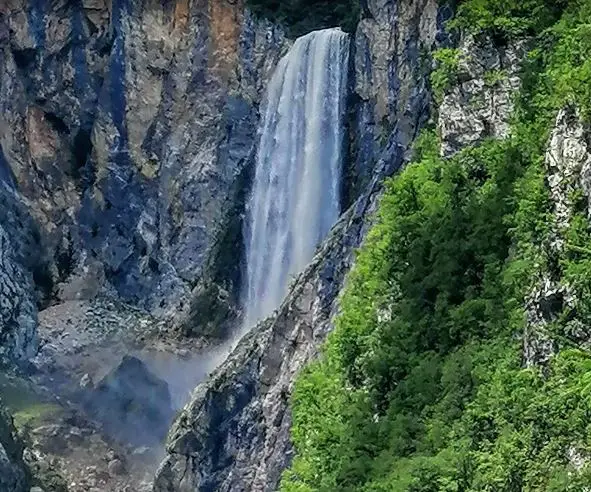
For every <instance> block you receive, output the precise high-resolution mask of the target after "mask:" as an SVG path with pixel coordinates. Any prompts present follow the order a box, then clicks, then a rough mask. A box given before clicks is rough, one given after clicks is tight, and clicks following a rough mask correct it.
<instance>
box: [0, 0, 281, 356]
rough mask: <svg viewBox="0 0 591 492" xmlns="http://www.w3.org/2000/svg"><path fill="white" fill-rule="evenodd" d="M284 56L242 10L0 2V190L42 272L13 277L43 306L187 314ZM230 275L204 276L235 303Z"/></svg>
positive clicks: (231, 207) (271, 35) (212, 0)
mask: <svg viewBox="0 0 591 492" xmlns="http://www.w3.org/2000/svg"><path fill="white" fill-rule="evenodd" d="M284 44H285V41H284V37H283V34H282V31H281V30H280V29H279V28H277V27H275V26H273V25H271V24H270V23H268V22H266V21H264V20H256V19H254V18H253V17H252V16H251V15H250V14H249V12H248V11H247V10H245V7H244V5H243V2H242V1H233V2H229V1H226V0H196V1H189V0H176V1H168V2H161V1H156V0H148V1H139V0H112V1H107V0H92V1H91V0H80V1H75V2H65V1H63V2H62V1H58V2H42V1H37V0H10V1H8V2H2V4H1V5H0V107H1V111H0V179H1V180H2V181H8V180H10V182H11V186H12V187H13V189H14V190H15V191H14V193H15V196H16V198H17V201H19V202H20V203H21V204H23V205H24V208H23V210H24V213H25V214H28V215H29V216H30V217H29V218H28V219H27V220H30V221H31V223H32V224H36V227H37V231H36V233H35V236H34V239H35V240H36V241H37V243H38V245H37V248H36V252H35V255H36V257H37V258H38V259H39V260H40V263H42V265H44V269H42V268H37V265H24V266H23V268H24V273H23V275H24V276H28V277H29V279H30V282H31V284H33V282H34V285H36V286H37V290H38V291H39V293H38V295H36V298H37V301H39V302H40V303H41V305H43V304H44V303H47V302H49V301H51V302H56V301H57V302H61V301H68V300H72V299H76V300H79V299H89V298H93V297H95V296H97V295H101V294H105V293H106V294H109V295H112V296H115V297H117V298H119V299H121V300H123V301H125V302H129V303H131V304H135V305H136V306H139V307H141V308H144V309H146V310H149V311H150V312H151V313H152V314H156V315H157V316H168V315H172V314H173V313H174V314H175V315H176V316H177V318H178V322H179V323H181V322H182V321H183V317H185V318H186V317H187V316H189V315H190V314H191V313H190V310H189V309H188V308H187V309H186V310H185V308H184V306H186V305H187V304H188V301H189V300H190V299H191V298H192V294H191V292H192V290H193V289H194V288H195V286H196V285H197V283H198V280H199V279H201V278H203V276H204V269H206V266H209V265H210V264H211V263H212V262H215V261H218V260H219V261H223V260H224V259H225V258H224V251H223V248H221V247H220V246H219V241H220V238H221V237H224V238H226V239H228V234H229V235H230V239H231V240H232V241H235V242H238V243H241V238H240V237H231V236H232V235H236V234H237V235H238V236H240V235H241V229H240V227H239V226H238V227H236V226H235V224H234V223H233V222H232V221H234V222H235V221H236V220H238V219H237V218H236V217H238V216H239V215H240V213H241V211H240V209H239V207H238V208H237V207H236V203H235V202H236V200H235V198H236V196H237V194H239V193H238V192H239V189H242V188H243V187H244V186H243V185H244V180H245V179H244V176H245V173H246V169H247V168H248V167H249V166H251V165H252V152H253V144H254V142H255V136H256V128H257V125H258V118H259V117H258V105H259V102H260V96H261V92H262V88H263V87H264V86H265V84H266V80H267V78H268V76H269V73H270V71H271V69H272V67H273V66H274V65H275V64H276V62H277V60H278V59H279V57H280V55H281V54H282V52H283V50H284ZM21 208H22V207H21ZM2 225H3V226H4V224H3V223H2ZM229 229H231V232H230V233H228V232H227V231H228V230H229ZM234 231H235V232H234ZM9 236H11V234H10V233H9ZM22 239H23V238H21V237H17V238H15V237H11V241H12V242H15V241H16V244H14V245H13V247H14V249H16V250H21V249H22V248H21V246H20V243H19V241H21V240H22ZM28 242H31V240H28ZM3 257H4V256H3ZM239 259H240V252H238V260H239ZM41 260H43V261H41ZM29 263H31V262H30V261H29ZM33 267H34V268H33ZM212 268H213V267H212ZM35 269H36V270H39V271H41V270H43V272H44V274H43V275H41V276H40V275H37V274H36V277H39V278H35V279H33V270H35ZM210 269H211V268H210ZM239 272H240V267H239V261H235V262H232V267H229V268H227V269H226V270H224V271H223V274H222V275H221V276H222V277H223V278H221V279H220V278H219V277H220V276H219V275H218V276H217V277H216V278H215V279H214V280H215V281H216V282H217V284H219V285H223V290H224V292H226V294H227V297H228V298H229V302H230V303H231V302H233V299H234V297H236V296H234V290H236V289H237V282H238V278H237V277H238V276H239ZM217 284H216V285H217ZM41 287H42V288H41ZM219 288H220V289H222V287H219ZM4 290H6V289H5V288H4V287H3V288H2V292H3V291H4ZM26 290H31V289H30V288H29V287H27V288H26ZM34 297H35V296H34ZM33 304H35V302H33ZM23 309H24V308H23ZM33 311H34V310H33ZM2 316H4V315H2ZM33 316H34V313H32V314H31V315H30V316H29V318H31V319H32V317H33ZM25 324H26V323H25ZM27 329H28V328H27ZM27 337H28V336H27ZM21 338H22V337H21ZM28 338H30V337H28ZM15 343H16V342H15ZM17 352H19V353H23V354H24V353H26V352H27V351H26V350H24V351H23V350H21V349H18V351H17Z"/></svg>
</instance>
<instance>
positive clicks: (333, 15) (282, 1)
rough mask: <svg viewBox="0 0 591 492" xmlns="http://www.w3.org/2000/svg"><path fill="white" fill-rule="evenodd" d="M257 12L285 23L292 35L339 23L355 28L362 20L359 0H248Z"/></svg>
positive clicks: (344, 27) (345, 27) (247, 2)
mask: <svg viewBox="0 0 591 492" xmlns="http://www.w3.org/2000/svg"><path fill="white" fill-rule="evenodd" d="M246 4H247V5H248V7H249V8H250V9H251V10H252V11H253V12H254V13H255V14H256V15H260V16H262V17H266V18H268V19H270V20H273V21H275V22H280V23H282V24H284V25H285V26H286V27H287V28H288V31H289V34H290V35H292V36H301V35H303V34H306V33H307V32H310V31H313V30H316V29H324V28H328V27H334V26H340V27H341V28H342V29H343V30H344V31H345V32H353V31H354V30H355V27H356V26H357V22H358V20H359V15H360V8H359V5H360V4H359V0H246Z"/></svg>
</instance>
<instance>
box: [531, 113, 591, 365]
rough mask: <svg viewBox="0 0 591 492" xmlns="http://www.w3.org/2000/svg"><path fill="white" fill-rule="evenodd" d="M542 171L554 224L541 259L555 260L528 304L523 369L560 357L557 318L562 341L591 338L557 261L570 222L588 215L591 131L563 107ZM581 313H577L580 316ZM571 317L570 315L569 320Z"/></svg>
mask: <svg viewBox="0 0 591 492" xmlns="http://www.w3.org/2000/svg"><path fill="white" fill-rule="evenodd" d="M545 166H546V172H547V181H548V187H549V190H550V203H551V205H552V216H551V217H552V224H551V231H550V237H549V238H548V240H547V241H546V244H545V245H544V248H545V256H546V257H548V258H551V259H553V261H551V262H550V263H555V264H556V266H555V268H554V269H545V270H543V271H541V272H540V279H539V280H538V281H537V282H536V283H537V285H536V287H535V288H534V289H533V291H532V293H531V294H530V296H529V298H528V299H527V303H526V314H527V323H526V327H525V332H524V337H523V358H524V363H525V365H526V366H528V367H529V366H534V365H544V364H546V363H547V362H548V361H549V360H550V358H551V357H552V356H553V355H554V354H555V353H556V352H557V351H558V344H557V341H556V337H555V336H553V334H552V333H551V330H550V326H551V323H552V322H553V321H556V320H557V319H558V318H559V317H560V316H562V317H563V320H564V322H565V327H564V335H565V336H566V337H567V338H568V339H570V340H571V341H572V342H574V343H577V344H588V341H589V339H590V338H591V332H590V330H589V328H588V324H587V323H585V322H583V320H582V319H581V315H582V314H583V312H584V310H578V309H577V304H578V299H577V298H578V297H579V296H578V295H577V292H576V289H575V288H573V286H572V285H569V284H568V283H567V282H565V281H564V279H563V278H562V275H561V272H560V268H559V267H558V263H559V258H562V257H564V255H565V254H566V251H565V249H566V247H567V244H566V238H565V236H566V233H567V231H568V228H569V227H570V225H571V224H572V219H573V216H574V214H575V212H576V210H577V208H580V207H581V203H577V196H578V195H579V194H580V196H581V198H582V201H583V202H584V205H583V207H584V210H585V214H586V215H587V216H588V217H589V214H590V212H591V205H590V203H591V202H590V199H591V149H590V148H589V130H588V128H587V127H586V125H585V124H584V123H583V120H582V118H581V115H580V114H579V111H578V110H576V109H575V108H571V107H567V108H564V109H563V110H561V111H560V112H559V114H558V116H557V117H556V122H555V124H554V128H553V130H552V133H551V135H550V140H549V142H548V147H547V150H546V157H545ZM578 311H579V312H578ZM568 313H570V315H568Z"/></svg>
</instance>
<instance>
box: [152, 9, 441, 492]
mask: <svg viewBox="0 0 591 492" xmlns="http://www.w3.org/2000/svg"><path fill="white" fill-rule="evenodd" d="M442 9H443V10H446V9H447V7H441V9H438V6H437V2H432V1H422V0H419V1H413V2H405V3H400V2H397V3H396V5H393V3H392V2H385V1H384V2H381V1H372V2H368V5H367V10H366V12H365V14H364V16H365V17H364V20H362V22H361V24H360V25H359V28H358V30H357V33H356V37H355V47H354V50H355V59H354V62H353V63H354V70H355V71H356V75H355V77H356V80H355V84H354V92H353V94H352V96H351V101H352V102H353V105H352V106H351V111H350V114H351V116H352V118H351V123H350V127H349V131H350V140H351V142H352V145H351V150H352V151H353V156H352V159H351V160H350V162H349V171H350V172H352V174H353V175H355V176H358V179H357V180H356V182H355V183H353V185H352V186H351V188H350V189H349V190H348V191H349V198H350V199H351V200H353V199H354V198H355V197H357V199H356V200H354V203H353V204H352V205H351V207H350V208H349V209H348V211H347V212H346V213H345V214H343V216H342V217H341V219H340V220H339V222H338V223H337V224H336V225H335V227H334V228H333V230H332V232H331V233H330V235H329V237H328V238H327V239H326V241H325V242H324V243H323V245H322V246H321V247H320V248H319V250H318V252H317V255H316V257H315V259H314V260H313V262H312V263H311V265H310V266H309V267H308V268H307V269H306V271H305V272H304V273H303V274H301V275H300V276H299V278H298V279H297V280H296V281H295V283H294V285H293V286H292V288H291V290H290V293H289V295H288V296H287V298H286V300H285V301H284V303H283V304H282V306H281V307H280V309H278V310H277V312H276V313H275V315H274V316H272V317H271V318H269V319H268V320H266V321H265V322H263V323H261V324H260V325H259V326H258V327H256V328H255V329H254V330H253V331H252V332H251V333H250V334H249V335H247V336H246V337H245V338H244V339H243V340H242V341H241V342H240V344H239V345H238V347H237V348H236V349H235V350H234V352H233V353H232V354H231V355H230V357H229V358H228V359H227V360H226V361H225V363H224V364H223V365H222V366H221V367H220V368H219V369H218V370H217V371H216V372H215V373H214V374H213V375H212V376H211V378H210V379H209V380H208V381H207V382H206V383H204V384H203V385H201V386H200V387H199V388H198V389H197V390H196V392H195V393H194V395H193V397H192V399H191V402H190V403H189V404H188V405H187V406H186V407H185V408H184V410H183V411H182V412H181V413H180V415H179V416H178V418H177V420H176V421H175V423H174V424H173V427H172V430H171V432H170V433H169V438H168V445H167V449H168V456H167V458H166V459H165V461H164V462H163V463H162V465H161V467H160V469H159V470H158V472H157V476H156V480H155V486H154V490H155V491H157V492H164V491H177V490H186V491H189V490H200V491H208V490H216V491H230V490H231V491H241V490H244V491H246V490H269V491H270V490H274V489H275V488H276V486H277V484H278V482H279V479H280V476H281V473H282V471H283V470H284V469H285V468H286V467H287V466H288V465H289V463H290V462H291V453H292V449H291V443H290V435H289V432H290V425H291V415H290V412H289V407H288V402H289V397H290V394H291V391H292V389H293V384H294V381H295V378H296V376H297V374H298V373H299V371H300V370H301V369H302V368H303V367H304V366H305V365H306V364H307V363H308V362H310V361H311V360H313V359H314V358H315V357H317V355H318V350H319V347H320V345H321V344H322V342H323V341H324V340H325V339H326V336H327V334H328V333H329V332H330V330H331V329H332V319H333V317H334V315H335V314H336V312H337V309H338V304H337V299H338V295H339V292H340V291H341V288H342V286H343V283H344V280H345V276H346V274H347V272H348V271H349V268H350V266H351V264H352V262H353V259H354V251H355V249H356V248H357V247H358V246H359V245H360V244H361V243H362V241H363V238H364V237H365V234H366V232H367V229H368V227H369V225H370V224H371V222H372V214H373V211H374V210H375V208H376V205H377V202H378V200H379V196H380V194H381V189H382V183H383V180H384V179H385V177H386V176H388V175H390V174H392V173H393V172H395V171H396V170H398V169H399V168H400V167H401V166H402V165H403V164H404V162H406V160H407V159H408V156H407V155H406V151H407V150H408V148H409V143H410V142H411V141H412V140H413V138H414V137H415V136H416V134H417V132H418V131H419V129H420V127H421V125H422V124H423V123H424V122H425V121H427V120H428V117H429V114H428V108H429V101H430V94H429V91H428V75H429V74H428V67H427V68H425V67H422V65H421V60H420V56H419V53H420V52H421V51H427V52H428V51H430V50H431V49H433V47H434V46H435V45H436V44H437V42H438V39H439V35H440V31H439V28H440V27H441V20H442V18H443V17H444V16H445V15H446V14H445V13H444V12H443V11H442ZM380 148H382V150H381V151H380V150H378V149H380ZM355 168H356V169H357V170H355ZM351 170H353V171H351ZM360 170H363V172H360Z"/></svg>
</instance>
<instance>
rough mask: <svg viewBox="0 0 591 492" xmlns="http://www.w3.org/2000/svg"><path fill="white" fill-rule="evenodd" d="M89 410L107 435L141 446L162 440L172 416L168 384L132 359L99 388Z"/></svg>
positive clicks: (116, 369) (142, 364)
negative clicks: (100, 423) (122, 438)
mask: <svg viewBox="0 0 591 492" xmlns="http://www.w3.org/2000/svg"><path fill="white" fill-rule="evenodd" d="M88 407H89V409H90V411H91V412H93V413H94V414H95V415H96V416H97V418H98V419H99V420H100V421H101V422H102V423H103V425H104V427H105V429H106V430H107V432H108V433H110V434H111V435H113V436H118V437H119V436H125V437H126V438H127V439H129V441H130V442H133V443H137V444H139V445H143V444H154V443H155V442H157V441H159V440H161V439H163V438H164V436H165V435H166V431H167V429H168V425H169V424H170V421H171V419H172V416H173V409H172V403H171V397H170V392H169V389H168V385H167V383H166V382H165V381H163V380H161V379H159V378H158V377H156V376H155V375H154V374H152V373H151V372H150V371H149V370H148V368H147V367H146V365H145V364H144V363H143V362H142V361H141V360H139V359H138V358H136V357H132V356H124V357H123V360H122V361H121V363H120V364H119V365H118V366H117V367H116V368H115V369H113V370H112V371H111V372H110V373H109V374H108V375H107V376H105V377H104V378H103V379H102V380H101V381H100V382H99V383H98V384H97V386H96V389H95V391H94V392H93V395H92V397H91V400H90V401H89V402H88Z"/></svg>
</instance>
